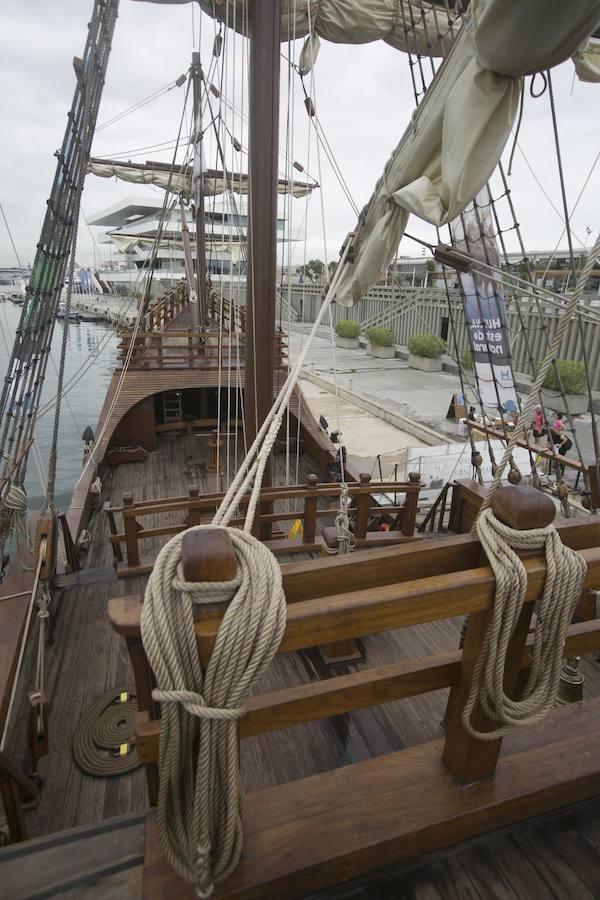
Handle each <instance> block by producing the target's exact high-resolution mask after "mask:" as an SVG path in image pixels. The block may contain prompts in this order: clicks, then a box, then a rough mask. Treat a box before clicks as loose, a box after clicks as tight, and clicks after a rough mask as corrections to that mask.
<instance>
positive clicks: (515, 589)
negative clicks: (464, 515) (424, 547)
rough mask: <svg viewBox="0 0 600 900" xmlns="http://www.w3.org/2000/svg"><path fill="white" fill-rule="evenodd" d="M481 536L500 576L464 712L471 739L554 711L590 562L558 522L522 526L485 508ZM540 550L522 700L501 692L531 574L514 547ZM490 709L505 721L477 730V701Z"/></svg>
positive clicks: (496, 733)
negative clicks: (541, 576) (539, 586)
mask: <svg viewBox="0 0 600 900" xmlns="http://www.w3.org/2000/svg"><path fill="white" fill-rule="evenodd" d="M477 534H478V536H479V539H480V541H481V544H482V546H483V548H484V550H485V552H486V554H487V557H488V560H489V562H490V565H491V567H492V569H493V571H494V575H495V577H496V595H495V598H494V605H493V609H492V618H491V621H490V624H489V626H488V629H487V633H486V636H485V638H484V641H483V644H482V647H481V652H480V654H479V658H478V659H477V662H476V664H475V668H474V670H473V681H472V683H471V690H470V693H469V697H468V700H467V703H466V705H465V707H464V710H463V725H464V727H465V729H466V730H467V731H468V732H469V734H471V735H472V736H473V737H476V738H479V739H480V740H484V741H492V740H495V739H496V738H498V737H501V736H502V735H504V734H506V733H507V732H508V731H509V730H510V729H511V728H513V727H515V726H522V725H535V724H536V723H537V722H540V721H541V720H542V719H543V718H544V717H545V716H546V715H547V713H548V712H549V711H550V709H551V708H552V705H553V704H554V701H555V699H556V694H557V691H558V685H559V679H560V671H561V663H562V657H563V652H564V646H565V638H566V634H567V628H568V627H569V624H570V622H571V619H572V618H573V613H574V611H575V607H576V605H577V602H578V600H579V598H580V596H581V590H582V587H583V580H584V578H585V574H586V570H587V566H586V563H585V560H584V559H583V558H582V557H581V556H580V555H579V554H578V553H576V552H575V551H574V550H571V548H570V547H565V545H564V544H563V543H562V541H561V539H560V537H559V534H558V532H557V530H556V528H555V527H554V525H552V524H550V525H547V526H546V527H545V528H531V529H529V530H527V531H517V530H515V529H513V528H509V527H508V526H507V525H504V524H503V523H502V522H500V520H499V519H497V518H496V516H495V515H494V513H493V512H492V510H490V509H487V510H485V511H484V512H483V513H482V514H481V515H480V516H479V518H478V519H477ZM531 550H543V551H544V554H545V557H546V566H547V570H546V580H545V583H544V592H543V594H542V596H541V598H540V600H539V601H538V603H537V606H536V612H537V624H536V629H535V635H534V640H533V648H532V651H531V670H530V674H529V677H528V680H527V684H526V686H525V690H524V691H523V696H522V699H520V700H513V699H511V698H510V697H508V696H507V695H506V694H505V692H504V670H505V665H506V654H507V650H508V645H509V642H510V639H511V637H512V634H513V632H514V630H515V628H516V625H517V622H518V620H519V616H520V614H521V610H522V609H523V603H524V602H525V593H526V590H527V573H526V571H525V566H524V565H523V563H522V561H521V560H520V558H519V556H518V555H517V552H516V551H521V552H524V551H531ZM478 700H479V702H480V703H481V706H482V707H483V710H484V711H485V713H486V714H487V715H488V716H489V717H490V718H491V719H493V720H496V721H498V722H500V723H501V727H500V728H497V729H496V730H494V731H489V732H480V731H477V730H476V729H475V728H474V727H473V726H472V724H471V714H472V712H473V709H474V708H475V704H476V703H477V701H478Z"/></svg>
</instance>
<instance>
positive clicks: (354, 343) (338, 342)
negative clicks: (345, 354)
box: [335, 334, 358, 350]
mask: <svg viewBox="0 0 600 900" xmlns="http://www.w3.org/2000/svg"><path fill="white" fill-rule="evenodd" d="M335 346H336V347H341V348H342V350H358V338H345V337H340V335H339V334H336V336H335Z"/></svg>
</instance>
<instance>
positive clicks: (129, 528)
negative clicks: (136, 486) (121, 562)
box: [123, 492, 140, 568]
mask: <svg viewBox="0 0 600 900" xmlns="http://www.w3.org/2000/svg"><path fill="white" fill-rule="evenodd" d="M132 506H133V494H132V493H129V492H128V493H126V494H123V531H124V532H125V545H126V548H127V565H128V566H129V568H133V567H134V566H139V564H140V554H139V548H138V536H137V535H138V531H139V530H140V529H139V526H138V523H137V522H136V519H135V515H133V510H132V509H131V507H132Z"/></svg>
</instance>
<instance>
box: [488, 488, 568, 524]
mask: <svg viewBox="0 0 600 900" xmlns="http://www.w3.org/2000/svg"><path fill="white" fill-rule="evenodd" d="M491 506H492V512H493V513H494V515H495V516H496V518H497V519H499V520H500V521H501V522H503V523H504V525H508V527H509V528H514V529H515V530H516V531H527V530H529V529H530V528H545V527H546V525H550V523H551V522H553V521H554V516H555V515H556V507H555V506H554V503H553V502H552V500H551V499H550V497H548V496H546V494H543V493H542V492H541V491H538V489H537V488H534V487H532V486H531V485H529V484H511V485H507V486H506V487H501V488H498V490H497V491H496V492H495V494H494V496H493V497H492V504H491Z"/></svg>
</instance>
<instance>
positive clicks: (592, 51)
mask: <svg viewBox="0 0 600 900" xmlns="http://www.w3.org/2000/svg"><path fill="white" fill-rule="evenodd" d="M573 62H574V63H575V71H576V72H577V77H578V78H579V80H580V81H590V82H598V81H600V37H591V38H590V39H589V41H584V43H583V44H582V45H581V47H579V48H578V49H577V50H576V51H575V53H574V54H573Z"/></svg>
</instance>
